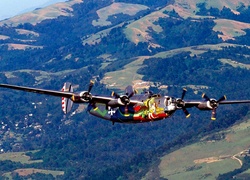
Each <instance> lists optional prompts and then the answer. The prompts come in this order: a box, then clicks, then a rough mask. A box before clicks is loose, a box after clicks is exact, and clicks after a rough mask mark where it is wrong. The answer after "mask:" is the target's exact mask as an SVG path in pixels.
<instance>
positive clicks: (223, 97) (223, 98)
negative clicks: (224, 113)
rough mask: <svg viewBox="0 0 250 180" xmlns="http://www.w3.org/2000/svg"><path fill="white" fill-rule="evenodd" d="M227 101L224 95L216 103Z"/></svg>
mask: <svg viewBox="0 0 250 180" xmlns="http://www.w3.org/2000/svg"><path fill="white" fill-rule="evenodd" d="M226 99H227V97H226V96H225V95H224V96H222V97H221V98H220V99H219V100H218V101H217V102H221V101H224V100H226Z"/></svg>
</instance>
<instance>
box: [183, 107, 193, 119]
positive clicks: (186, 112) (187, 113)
mask: <svg viewBox="0 0 250 180" xmlns="http://www.w3.org/2000/svg"><path fill="white" fill-rule="evenodd" d="M182 110H183V112H184V113H185V115H186V118H189V117H190V116H191V114H190V113H189V112H188V111H187V109H186V108H185V107H183V108H182Z"/></svg>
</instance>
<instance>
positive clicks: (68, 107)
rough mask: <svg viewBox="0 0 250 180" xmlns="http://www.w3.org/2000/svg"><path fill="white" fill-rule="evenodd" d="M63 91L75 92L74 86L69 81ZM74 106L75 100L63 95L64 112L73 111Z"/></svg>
mask: <svg viewBox="0 0 250 180" xmlns="http://www.w3.org/2000/svg"><path fill="white" fill-rule="evenodd" d="M62 91H63V92H73V87H72V86H71V84H70V83H69V82H66V83H64V85H63V88H62ZM72 106H73V101H72V100H71V99H70V98H66V97H62V110H63V112H64V114H67V113H69V112H70V111H71V109H72Z"/></svg>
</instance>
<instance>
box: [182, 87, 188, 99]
mask: <svg viewBox="0 0 250 180" xmlns="http://www.w3.org/2000/svg"><path fill="white" fill-rule="evenodd" d="M186 92H187V89H186V88H183V91H182V95H181V99H184V97H185V95H186Z"/></svg>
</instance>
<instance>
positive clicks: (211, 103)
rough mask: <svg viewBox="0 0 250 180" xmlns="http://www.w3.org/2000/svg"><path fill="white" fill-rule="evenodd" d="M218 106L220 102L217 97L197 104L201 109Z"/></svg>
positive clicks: (210, 108)
mask: <svg viewBox="0 0 250 180" xmlns="http://www.w3.org/2000/svg"><path fill="white" fill-rule="evenodd" d="M217 107H218V103H217V101H216V100H215V99H210V101H204V102H202V103H200V104H199V105H198V106H197V108H198V109H200V110H212V109H214V108H217Z"/></svg>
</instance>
